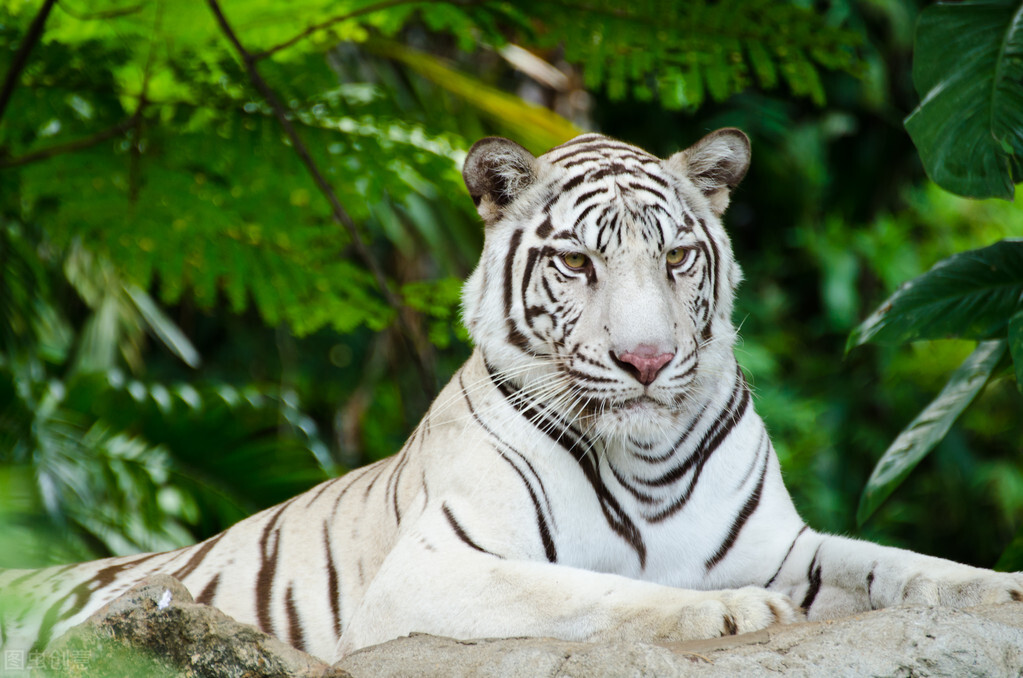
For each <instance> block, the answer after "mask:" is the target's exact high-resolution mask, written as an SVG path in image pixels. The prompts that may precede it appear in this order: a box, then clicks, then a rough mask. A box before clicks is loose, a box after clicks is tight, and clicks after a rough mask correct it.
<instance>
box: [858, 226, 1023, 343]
mask: <svg viewBox="0 0 1023 678" xmlns="http://www.w3.org/2000/svg"><path fill="white" fill-rule="evenodd" d="M1020 310H1023V240H1002V241H1001V242H998V243H995V244H994V245H991V246H989V247H984V248H981V249H978V250H971V251H969V252H960V253H958V254H954V255H952V256H951V257H949V258H947V259H944V260H942V261H939V262H938V263H937V264H935V265H934V268H932V269H931V270H930V271H928V272H927V273H925V274H924V275H921V276H919V277H917V278H914V279H913V280H911V281H909V282H907V283H906V284H905V285H903V286H902V287H900V288H899V290H898V291H896V292H895V294H893V295H892V296H891V297H889V298H888V299H887V301H885V302H884V303H883V304H881V306H880V307H879V308H878V309H877V311H875V312H874V314H873V315H871V316H870V317H869V318H867V319H866V320H864V321H863V323H862V324H861V325H860V326H859V327H857V328H856V329H855V330H853V332H852V334H850V335H849V346H850V347H851V346H855V345H860V344H864V343H866V342H868V341H876V342H893V343H904V342H907V341H916V340H918V339H948V338H961V339H991V338H993V337H1002V336H1004V335H1005V333H1006V331H1007V327H1008V321H1009V318H1010V317H1011V316H1012V315H1013V314H1014V313H1016V312H1017V311H1020Z"/></svg>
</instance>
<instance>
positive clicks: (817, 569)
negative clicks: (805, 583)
mask: <svg viewBox="0 0 1023 678" xmlns="http://www.w3.org/2000/svg"><path fill="white" fill-rule="evenodd" d="M820 553H821V547H820V546H818V547H817V550H816V551H814V554H813V559H811V560H810V567H809V568H808V569H807V571H806V578H807V579H808V580H809V581H810V588H809V589H807V591H806V597H804V598H803V602H802V603H800V605H799V606H800V607H801V608H803V611H804V612H808V611H809V610H810V606H811V605H813V601H815V600H816V599H817V594H818V593H820V590H821V566H820V563H818V562H817V558H818V556H820Z"/></svg>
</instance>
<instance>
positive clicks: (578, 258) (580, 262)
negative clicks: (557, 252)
mask: <svg viewBox="0 0 1023 678" xmlns="http://www.w3.org/2000/svg"><path fill="white" fill-rule="evenodd" d="M561 261H562V262H564V264H565V266H568V267H569V268H571V269H574V270H577V271H578V270H581V269H584V268H586V266H587V264H589V263H590V259H589V257H587V256H586V255H585V254H582V253H580V252H565V253H564V254H562V255H561Z"/></svg>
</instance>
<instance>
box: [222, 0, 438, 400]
mask: <svg viewBox="0 0 1023 678" xmlns="http://www.w3.org/2000/svg"><path fill="white" fill-rule="evenodd" d="M207 4H208V5H209V7H210V11H212V12H213V15H214V17H216V19H217V23H219V24H220V28H221V30H222V31H223V33H224V35H225V36H226V37H227V39H228V40H229V41H230V43H231V44H232V45H233V46H234V49H235V51H237V52H238V55H239V56H240V57H241V59H242V62H243V64H244V66H245V70H246V71H247V72H248V74H249V79H250V80H251V81H252V84H253V85H254V86H255V87H256V89H257V90H258V91H259V93H260V94H261V95H262V96H263V98H264V99H266V102H267V103H268V104H269V105H270V108H272V109H273V112H274V116H275V117H276V118H277V121H278V122H279V123H280V124H281V127H283V128H284V133H285V134H287V136H288V139H289V140H290V141H291V145H292V148H294V149H295V153H297V154H298V157H299V159H300V160H301V161H302V164H304V165H305V167H306V169H307V170H308V171H309V174H310V175H311V177H312V179H313V181H314V182H315V183H316V185H317V187H318V188H319V189H320V192H321V193H323V195H324V197H325V198H327V201H328V202H329V203H330V207H331V211H332V213H333V216H334V221H336V222H337V223H338V224H340V225H342V226H343V227H344V228H345V230H346V231H347V232H348V235H349V237H350V238H351V239H352V246H353V248H354V249H355V253H356V255H357V256H358V257H359V259H361V260H362V263H363V265H365V266H366V268H367V269H369V272H370V274H371V275H372V276H373V279H374V281H375V282H376V284H377V287H379V288H380V293H381V294H382V295H383V297H384V300H385V301H386V302H387V304H388V305H389V306H390V307H391V308H393V309H394V310H395V311H396V313H397V316H398V325H399V327H400V328H401V334H402V336H403V337H404V339H405V342H406V343H407V344H408V347H409V349H410V350H411V357H412V359H413V362H414V363H415V365H416V369H417V371H418V372H419V377H420V380H421V382H422V386H423V389H424V391H425V393H426V394H427V395H428V397H432V396H433V395H434V391H435V386H434V378H433V374H432V371H431V370H430V368H429V363H428V360H427V356H426V351H425V349H424V344H423V340H422V339H421V338H420V336H419V333H418V332H416V331H415V329H414V327H413V326H412V324H411V323H410V322H409V320H408V318H407V317H406V311H407V309H406V307H405V305H404V304H403V303H402V301H401V299H399V298H398V296H397V295H396V294H395V293H394V292H393V291H391V288H390V287H389V286H388V284H387V277H386V276H385V275H384V272H383V269H382V268H381V267H380V264H378V263H377V261H376V259H374V258H373V255H372V253H371V252H370V251H369V248H368V247H367V246H366V243H364V242H363V241H362V238H361V237H360V236H359V231H358V229H357V228H356V226H355V222H354V221H352V218H351V216H350V215H349V214H348V212H347V211H346V210H345V208H344V207H343V206H342V205H341V201H340V200H338V198H337V195H336V194H335V193H334V189H333V188H332V187H331V185H330V184H329V183H328V182H327V180H326V178H325V177H324V176H323V173H322V172H321V171H320V169H319V167H318V166H317V165H316V162H315V161H314V160H313V158H312V156H311V155H310V154H309V149H308V148H306V145H305V143H304V142H303V141H302V138H301V137H300V136H299V135H298V132H297V131H296V130H295V126H294V125H293V124H292V123H291V120H290V119H289V118H288V115H287V113H286V112H285V109H284V105H283V104H282V103H281V101H280V99H278V98H277V94H276V93H275V92H274V91H273V89H272V88H271V87H270V85H269V84H267V82H266V81H265V80H264V79H263V77H262V76H261V75H260V74H259V71H258V69H257V68H256V57H255V55H253V54H251V53H250V52H248V51H247V50H246V49H245V47H244V46H242V44H241V42H240V41H239V40H238V36H237V34H235V32H234V30H233V29H232V28H231V25H230V24H229V23H228V21H227V18H226V17H225V16H224V13H223V12H222V11H221V9H220V3H219V2H217V0H207Z"/></svg>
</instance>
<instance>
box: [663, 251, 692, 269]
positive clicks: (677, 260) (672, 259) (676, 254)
mask: <svg viewBox="0 0 1023 678" xmlns="http://www.w3.org/2000/svg"><path fill="white" fill-rule="evenodd" d="M687 254H689V250H687V249H686V248H684V247H676V248H674V249H670V250H668V254H667V256H666V257H665V258H666V259H667V261H668V264H669V265H671V266H678V265H679V264H681V263H682V262H683V261H685V259H686V255H687Z"/></svg>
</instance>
